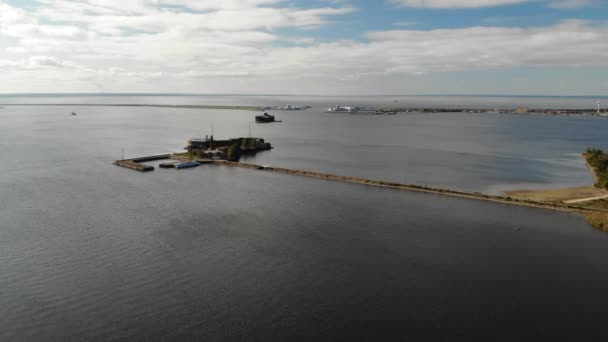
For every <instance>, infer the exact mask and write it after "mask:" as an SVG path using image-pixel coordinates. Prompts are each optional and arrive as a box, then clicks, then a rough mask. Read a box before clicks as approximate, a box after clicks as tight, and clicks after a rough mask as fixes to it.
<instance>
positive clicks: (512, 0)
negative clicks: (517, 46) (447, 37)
mask: <svg viewBox="0 0 608 342" xmlns="http://www.w3.org/2000/svg"><path fill="white" fill-rule="evenodd" d="M535 1H537V2H538V1H543V0H388V2H389V3H390V4H392V5H395V6H399V7H416V8H435V9H439V8H448V9H449V8H452V9H456V8H482V7H496V6H505V5H516V4H523V3H529V2H535ZM598 1H599V0H547V1H546V2H548V5H549V7H552V8H559V9H571V8H580V7H585V6H590V5H594V4H597V3H598Z"/></svg>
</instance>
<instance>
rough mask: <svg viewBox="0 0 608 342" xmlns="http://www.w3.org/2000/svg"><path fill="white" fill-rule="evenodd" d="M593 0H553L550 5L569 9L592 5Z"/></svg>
mask: <svg viewBox="0 0 608 342" xmlns="http://www.w3.org/2000/svg"><path fill="white" fill-rule="evenodd" d="M595 3H596V1H595V0H555V1H553V2H551V4H550V6H551V7H553V8H560V9H570V8H579V7H585V6H590V5H594V4H595Z"/></svg>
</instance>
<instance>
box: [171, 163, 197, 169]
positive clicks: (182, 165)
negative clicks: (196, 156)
mask: <svg viewBox="0 0 608 342" xmlns="http://www.w3.org/2000/svg"><path fill="white" fill-rule="evenodd" d="M200 165H201V163H199V162H197V161H187V162H183V163H179V164H176V165H175V168H176V169H178V170H179V169H188V168H192V167H197V166H200Z"/></svg>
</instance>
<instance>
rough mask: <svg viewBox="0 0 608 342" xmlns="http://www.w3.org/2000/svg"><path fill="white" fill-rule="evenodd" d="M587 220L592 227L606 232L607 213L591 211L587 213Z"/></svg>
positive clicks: (607, 224)
mask: <svg viewBox="0 0 608 342" xmlns="http://www.w3.org/2000/svg"><path fill="white" fill-rule="evenodd" d="M587 221H589V223H590V224H591V225H592V226H593V227H594V228H597V229H599V230H602V231H605V232H608V213H597V212H596V213H591V214H589V215H587Z"/></svg>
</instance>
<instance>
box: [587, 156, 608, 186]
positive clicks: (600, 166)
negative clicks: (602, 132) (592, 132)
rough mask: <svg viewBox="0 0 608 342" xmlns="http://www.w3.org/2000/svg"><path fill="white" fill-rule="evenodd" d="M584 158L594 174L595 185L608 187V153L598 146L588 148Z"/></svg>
mask: <svg viewBox="0 0 608 342" xmlns="http://www.w3.org/2000/svg"><path fill="white" fill-rule="evenodd" d="M585 159H586V160H587V163H588V164H589V167H590V168H591V169H592V171H593V173H594V175H595V186H596V187H598V188H602V189H606V188H608V154H605V153H604V151H602V150H600V149H598V148H588V149H587V151H586V152H585Z"/></svg>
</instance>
